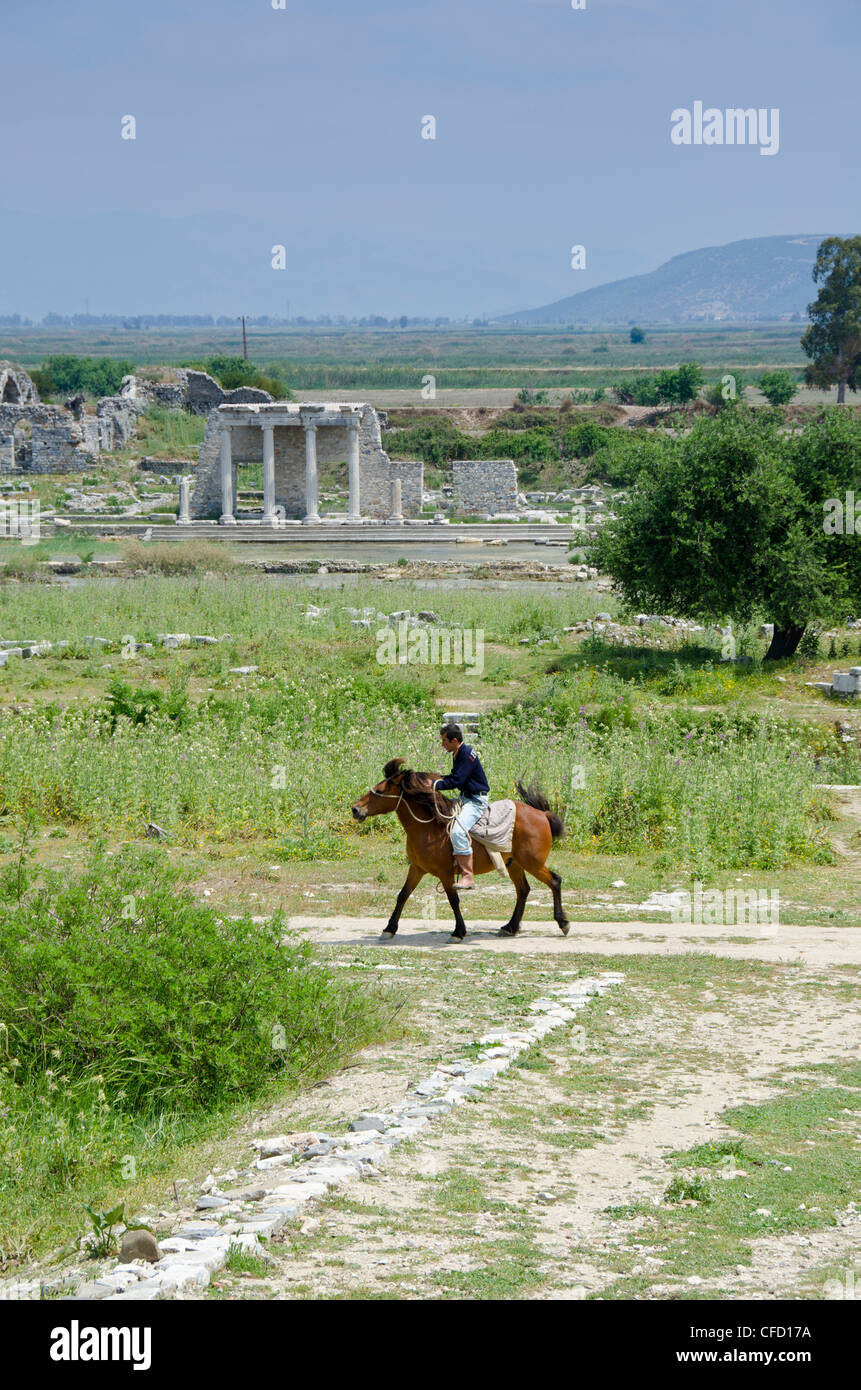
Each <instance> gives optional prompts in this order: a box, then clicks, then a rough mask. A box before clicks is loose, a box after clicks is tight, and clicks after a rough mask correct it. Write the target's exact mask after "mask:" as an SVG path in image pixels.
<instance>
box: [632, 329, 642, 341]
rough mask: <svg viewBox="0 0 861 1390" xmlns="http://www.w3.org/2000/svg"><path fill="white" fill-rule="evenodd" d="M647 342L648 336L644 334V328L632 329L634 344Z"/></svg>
mask: <svg viewBox="0 0 861 1390" xmlns="http://www.w3.org/2000/svg"><path fill="white" fill-rule="evenodd" d="M645 341H646V335H645V333H644V332H643V330H642V328H632V329H631V342H632V343H644V342H645Z"/></svg>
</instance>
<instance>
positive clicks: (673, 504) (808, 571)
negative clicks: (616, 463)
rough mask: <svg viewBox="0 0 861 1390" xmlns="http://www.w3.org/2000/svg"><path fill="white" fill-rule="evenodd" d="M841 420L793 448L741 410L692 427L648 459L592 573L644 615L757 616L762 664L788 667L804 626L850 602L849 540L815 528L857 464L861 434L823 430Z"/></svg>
mask: <svg viewBox="0 0 861 1390" xmlns="http://www.w3.org/2000/svg"><path fill="white" fill-rule="evenodd" d="M840 413H841V412H836V411H833V412H830V413H829V412H826V414H825V416H823V419H822V420H821V421H817V422H814V424H813V425H812V426H810V427H808V429H807V430H806V431H805V432H804V435H803V436H802V437H801V438H800V439H794V440H787V439H785V438H784V437H783V436H782V435H781V433H780V429H779V422H778V421H777V420H776V419H775V418H774V417H770V416H767V415H764V414H763V413H762V412H758V413H757V412H753V411H751V410H750V409H749V408H745V407H742V406H740V407H739V408H738V409H736V410H726V411H723V412H721V414H720V415H718V416H715V417H713V418H709V419H702V420H699V421H697V423H696V424H695V426H694V428H693V429H692V430H691V431H690V433H689V434H688V435H686V436H683V437H681V438H677V439H668V440H666V441H665V445H664V448H663V449H661V450H660V451H654V452H652V453H651V454H650V455H649V456H648V461H647V465H646V467H645V468H644V471H643V472H641V474H640V476H639V478H638V482H637V489H636V491H635V492H634V494H633V495H632V497H631V499H630V500H629V502H628V503H627V504H626V505H625V506H623V507H622V509H621V511H620V513H619V516H618V518H617V520H615V521H609V522H607V523H606V524H605V526H604V527H602V529H601V531H600V532H599V533H598V538H597V541H596V545H595V558H596V562H597V563H598V564H599V565H600V566H601V567H602V568H603V569H604V570H606V572H607V573H609V574H610V575H611V576H612V577H613V579H614V580H615V582H616V585H617V587H618V588H619V590H620V591H621V593H622V594H623V595H624V597H625V599H626V601H627V602H628V603H630V604H632V605H637V606H640V607H643V608H644V609H647V610H648V609H651V610H652V611H654V610H656V609H657V610H659V611H665V612H670V613H676V614H678V615H679V616H692V617H697V618H699V619H700V620H702V621H707V622H720V621H724V620H725V619H726V618H731V619H733V620H734V621H736V622H741V623H743V622H748V621H750V620H751V619H752V618H753V617H754V616H756V615H758V614H766V615H767V616H768V618H769V619H770V620H771V621H773V623H774V638H773V640H772V643H771V647H770V648H769V651H768V657H769V658H771V659H777V658H780V657H788V656H792V655H793V653H794V652H795V651H796V649H797V647H798V644H799V642H800V640H801V638H802V636H803V634H804V630H805V627H806V626H807V625H808V623H810V622H812V621H813V620H819V619H822V620H826V621H834V620H836V619H841V618H844V617H845V616H846V609H847V605H849V606H855V605H857V604H858V602H859V600H861V564H859V561H858V559H857V557H856V558H855V559H854V562H852V563H849V561H848V555H849V553H850V550H851V548H852V547H853V545H854V546H855V548H856V549H857V541H856V540H855V538H854V536H850V535H843V534H835V535H829V534H827V533H826V531H825V528H824V525H823V513H824V509H825V507H826V505H827V503H828V500H829V498H831V499H835V498H840V497H842V496H843V493H844V491H845V490H846V489H847V488H850V487H851V486H852V480H853V478H854V477H857V472H858V467H859V464H861V425H859V424H858V423H857V422H855V421H850V420H848V419H847V420H846V421H845V422H842V423H841V422H836V421H834V420H833V418H832V416H833V415H834V414H840ZM852 553H853V554H854V550H853V551H852Z"/></svg>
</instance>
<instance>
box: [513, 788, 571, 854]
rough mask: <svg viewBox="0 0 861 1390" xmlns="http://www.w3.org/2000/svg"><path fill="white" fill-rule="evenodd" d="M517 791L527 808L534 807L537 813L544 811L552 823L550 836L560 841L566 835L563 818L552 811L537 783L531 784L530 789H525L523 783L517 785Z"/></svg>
mask: <svg viewBox="0 0 861 1390" xmlns="http://www.w3.org/2000/svg"><path fill="white" fill-rule="evenodd" d="M517 791H518V795H519V796H520V800H521V801H523V802H525V804H526V805H527V806H532V807H533V808H534V809H535V810H536V811H543V812H544V814H545V816H546V817H547V820H548V821H549V823H550V834H551V835H552V836H553V838H554V840H558V839H559V837H560V836H561V835H562V834H563V833H564V831H565V826H564V823H563V821H562V817H561V816H560V815H559V814H558V813H557V812H556V811H554V810H552V809H551V806H550V802H549V801H548V800H547V797H546V796H545V795H544V793H543V791H542V790H541V788H540V786H539V785H538V783H537V782H530V784H529V786H528V787H524V785H523V783H522V782H518V783H517Z"/></svg>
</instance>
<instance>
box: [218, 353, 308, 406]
mask: <svg viewBox="0 0 861 1390" xmlns="http://www.w3.org/2000/svg"><path fill="white" fill-rule="evenodd" d="M206 370H207V371H208V372H209V374H210V376H214V377H215V379H216V381H217V382H219V383H220V385H221V386H223V388H224V390H225V391H233V390H235V389H236V388H237V387H238V386H253V387H255V388H256V389H257V390H258V391H268V392H269V394H270V395H272V396H277V397H279V398H280V399H281V400H289V399H290V398H291V392H290V391H288V389H287V383H286V381H285V380H284V379H283V377H282V375H281V373H280V371H279V370H278V368H277V367H270V368H269V369H268V370H267V371H265V372H264V371H263V370H261V368H260V367H258V366H256V365H255V363H254V362H249V361H248V360H247V358H244V357H226V356H221V357H210V359H209V361H208V362H207V363H206Z"/></svg>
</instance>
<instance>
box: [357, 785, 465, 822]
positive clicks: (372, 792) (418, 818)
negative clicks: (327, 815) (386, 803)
mask: <svg viewBox="0 0 861 1390" xmlns="http://www.w3.org/2000/svg"><path fill="white" fill-rule="evenodd" d="M368 795H369V796H382V797H386V798H387V799H389V800H392V801H393V800H394V798H395V792H378V791H376V789H375V788H374V787H369V788H368ZM402 801H404V804H405V805H406V808H407V810H408V811H409V813H410V815H411V816H412V818H413V820H414V821H417V822H418V824H419V825H433V823H434V817H433V816H431V817H430V819H429V820H423V819H422V817H421V816H417V815H416V813H415V811H414V810H413V808H412V806H411V805H410V803H409V801H406V800H405V795H404V791H403V788H402V789H401V792H400V795H399V796H398V800H397V805H396V806H393V807H392V809H393V810H394V811H397V809H398V806H400V804H401V802H402ZM440 815H441V816H442V818H443V820H446V821H453V820H454V819H455V817H456V816H457V811H452V813H451V815H450V816H447V815H446V814H445V812H444V811H440Z"/></svg>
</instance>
